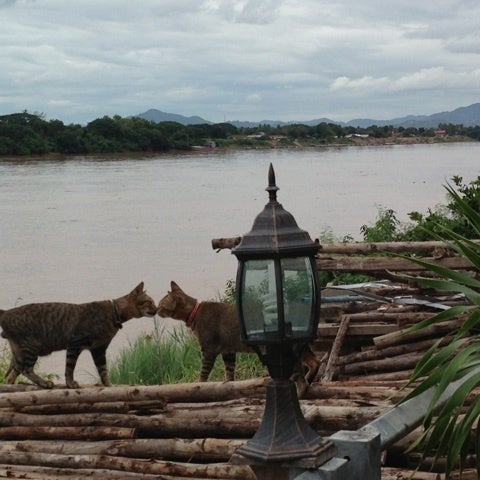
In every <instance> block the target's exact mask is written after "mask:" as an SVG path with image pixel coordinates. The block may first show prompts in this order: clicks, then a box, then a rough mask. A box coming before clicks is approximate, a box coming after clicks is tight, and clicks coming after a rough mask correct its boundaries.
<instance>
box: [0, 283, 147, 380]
mask: <svg viewBox="0 0 480 480" xmlns="http://www.w3.org/2000/svg"><path fill="white" fill-rule="evenodd" d="M155 313H156V304H155V302H154V301H153V299H152V298H151V297H149V296H148V295H147V293H146V292H145V291H144V289H143V282H141V283H140V284H139V285H137V287H135V288H134V289H133V290H132V291H131V292H130V293H129V294H127V295H125V296H123V297H120V298H117V299H114V300H103V301H97V302H90V303H83V304H74V303H32V304H29V305H23V306H20V307H16V308H12V309H10V310H0V326H1V327H2V337H4V338H6V339H7V340H8V342H9V344H10V348H11V350H12V360H11V363H10V367H9V369H8V371H7V374H6V383H14V382H15V380H16V378H17V377H18V375H20V374H23V375H25V376H26V377H27V378H28V379H30V380H31V381H32V382H34V383H36V384H37V385H39V386H40V387H42V388H52V387H53V383H52V382H51V381H48V380H44V379H43V378H42V377H40V376H39V375H37V374H36V373H35V372H34V371H33V367H34V366H35V363H36V361H37V358H38V357H41V356H44V355H49V354H50V353H52V352H55V351H57V350H64V349H66V350H67V359H66V366H65V380H66V384H67V386H68V387H69V388H78V383H77V382H76V381H75V380H74V379H73V371H74V370H75V365H76V364H77V359H78V356H79V355H80V352H81V351H82V350H85V349H88V350H90V353H91V354H92V358H93V361H94V362H95V366H96V367H97V370H98V374H99V375H100V380H101V382H102V384H103V385H105V386H109V385H110V381H109V379H108V371H107V364H106V350H107V347H108V345H109V344H110V342H111V341H112V339H113V337H114V336H115V334H116V333H117V332H118V330H119V329H120V328H122V324H123V323H124V322H126V321H127V320H130V319H132V318H140V317H145V316H146V317H153V316H155Z"/></svg>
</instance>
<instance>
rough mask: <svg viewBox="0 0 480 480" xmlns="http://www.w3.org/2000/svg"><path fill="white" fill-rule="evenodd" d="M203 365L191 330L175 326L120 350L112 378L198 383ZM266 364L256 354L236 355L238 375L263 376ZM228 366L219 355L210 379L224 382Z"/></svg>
mask: <svg viewBox="0 0 480 480" xmlns="http://www.w3.org/2000/svg"><path fill="white" fill-rule="evenodd" d="M201 365H202V359H201V353H200V348H199V346H198V343H197V341H196V340H195V338H194V337H193V335H192V334H191V333H190V332H186V331H184V330H183V329H176V330H173V331H172V332H165V331H162V330H159V329H155V331H154V333H153V334H152V335H148V336H147V335H144V336H141V337H139V338H137V339H136V340H135V342H133V343H132V344H131V345H129V347H127V348H125V349H123V350H122V351H121V352H120V355H119V357H118V358H117V359H116V360H115V361H114V362H113V364H112V366H111V367H110V369H109V370H110V380H111V382H112V383H113V384H117V385H162V384H168V383H189V382H196V381H198V379H199V376H200V370H201ZM265 373H266V369H265V367H264V366H263V365H262V364H261V362H260V360H259V359H258V357H257V355H252V354H247V353H239V354H237V368H236V375H235V378H236V379H238V380H241V379H247V378H254V377H258V376H263V375H264V374H265ZM224 379H225V368H224V364H223V361H222V359H221V357H220V356H218V357H217V360H216V362H215V365H214V367H213V370H212V373H211V374H210V377H209V380H211V381H223V380H224Z"/></svg>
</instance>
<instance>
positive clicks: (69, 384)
mask: <svg viewBox="0 0 480 480" xmlns="http://www.w3.org/2000/svg"><path fill="white" fill-rule="evenodd" d="M67 387H68V388H80V385H79V384H78V382H76V381H75V380H71V381H69V382H67Z"/></svg>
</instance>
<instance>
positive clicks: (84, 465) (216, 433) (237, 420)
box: [0, 378, 393, 480]
mask: <svg viewBox="0 0 480 480" xmlns="http://www.w3.org/2000/svg"><path fill="white" fill-rule="evenodd" d="M267 380H268V379H266V378H261V379H254V380H249V381H240V382H229V383H222V382H209V383H192V384H179V385H163V386H149V387H127V386H117V387H109V388H105V387H85V388H81V389H77V390H69V389H66V388H55V389H53V390H39V389H36V388H35V387H30V388H28V389H23V390H24V391H20V390H22V388H21V387H22V386H19V391H12V388H11V387H10V386H8V388H6V389H5V391H2V389H1V388H0V425H1V426H0V440H1V443H0V477H2V476H8V478H69V479H71V478H85V477H89V478H147V479H148V478H162V479H167V480H170V479H171V480H173V479H175V480H182V479H185V478H203V479H222V480H227V479H241V480H249V479H254V478H255V477H254V476H253V473H252V471H251V470H250V468H249V467H248V466H242V465H233V464H231V463H229V459H230V457H231V456H232V454H233V453H234V451H235V450H236V449H237V448H238V447H239V446H241V445H242V444H243V443H244V442H245V441H246V440H247V439H249V438H251V437H252V436H253V435H254V433H255V432H256V431H257V429H258V427H259V424H260V421H261V418H262V415H263V409H264V397H265V385H266V382H267ZM319 388H320V387H319ZM321 391H322V396H323V399H321V400H320V399H316V398H314V396H311V395H310V397H309V398H307V399H305V400H302V401H301V408H302V410H303V413H304V415H305V418H306V419H307V421H308V422H309V423H310V425H311V426H312V427H313V428H314V429H315V430H316V431H317V432H319V434H320V435H322V436H327V435H330V434H331V433H333V432H336V431H337V430H341V429H346V428H349V429H356V428H360V427H361V426H363V425H364V424H365V423H368V422H369V421H371V420H373V419H374V418H375V417H377V416H378V415H380V414H382V413H383V412H384V411H385V410H386V409H388V408H391V406H392V405H393V402H392V400H391V398H388V396H390V394H391V393H392V392H391V391H388V393H387V392H386V391H385V389H379V390H375V392H374V393H372V392H368V391H363V392H361V391H359V393H358V395H357V397H356V398H354V397H351V398H345V399H341V398H338V392H339V391H338V389H333V390H332V391H331V392H330V393H329V391H328V387H327V388H325V389H323V388H321ZM346 391H348V392H349V395H350V396H351V395H352V389H351V388H349V389H348V390H346ZM382 391H383V394H382V393H381V392H382ZM312 392H314V390H312Z"/></svg>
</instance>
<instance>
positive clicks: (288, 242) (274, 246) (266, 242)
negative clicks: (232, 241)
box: [232, 164, 320, 259]
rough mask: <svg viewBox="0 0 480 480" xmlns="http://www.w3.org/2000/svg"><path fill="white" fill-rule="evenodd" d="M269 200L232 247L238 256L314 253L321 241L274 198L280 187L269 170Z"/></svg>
mask: <svg viewBox="0 0 480 480" xmlns="http://www.w3.org/2000/svg"><path fill="white" fill-rule="evenodd" d="M265 190H266V191H267V192H268V195H269V202H268V203H267V204H266V205H265V208H264V209H263V211H262V212H260V213H259V214H258V215H257V217H256V218H255V220H254V222H253V226H252V229H251V230H250V232H248V233H246V234H245V235H243V237H242V240H241V242H240V243H239V244H238V245H237V246H236V247H235V248H234V249H232V253H233V254H234V255H235V256H237V257H238V258H252V259H253V258H272V257H292V256H295V257H297V256H312V255H315V254H316V253H317V252H318V250H319V248H320V245H319V243H318V241H316V242H314V241H313V240H312V239H311V238H310V235H309V234H308V233H307V232H306V231H305V230H302V229H300V228H299V227H298V225H297V222H296V220H295V218H294V217H293V215H292V214H291V213H289V212H287V211H286V210H284V208H283V207H282V205H281V204H280V203H278V201H277V191H278V190H279V188H278V187H277V186H276V184H275V171H274V169H273V165H272V164H270V168H269V170H268V187H267V188H266V189H265Z"/></svg>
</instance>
